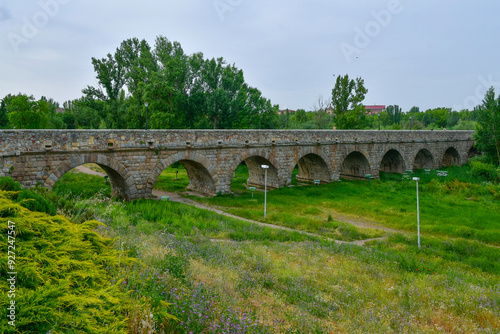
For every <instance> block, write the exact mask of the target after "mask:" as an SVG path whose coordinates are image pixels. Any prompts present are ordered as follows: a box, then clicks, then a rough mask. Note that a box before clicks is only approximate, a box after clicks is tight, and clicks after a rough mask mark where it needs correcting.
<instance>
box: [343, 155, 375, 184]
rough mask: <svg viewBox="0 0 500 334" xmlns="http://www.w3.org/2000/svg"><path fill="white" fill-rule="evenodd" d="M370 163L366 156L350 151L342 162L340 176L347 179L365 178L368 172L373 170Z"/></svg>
mask: <svg viewBox="0 0 500 334" xmlns="http://www.w3.org/2000/svg"><path fill="white" fill-rule="evenodd" d="M370 171H371V168H370V163H369V162H368V159H367V158H366V156H365V155H364V154H363V153H361V152H359V151H354V152H351V153H349V154H348V155H347V156H346V157H345V159H344V161H343V162H342V166H341V170H340V176H341V177H343V178H346V179H354V180H355V179H361V178H365V177H366V174H370V173H371V172H370Z"/></svg>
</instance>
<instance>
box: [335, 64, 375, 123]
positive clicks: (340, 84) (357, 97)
mask: <svg viewBox="0 0 500 334" xmlns="http://www.w3.org/2000/svg"><path fill="white" fill-rule="evenodd" d="M367 93H368V89H366V88H365V86H364V80H363V79H361V78H360V77H358V78H356V79H355V80H354V79H349V75H347V74H346V75H344V76H338V77H337V80H336V82H335V87H334V88H333V89H332V107H333V112H334V115H335V120H334V121H335V125H336V126H337V128H338V129H360V128H363V127H365V126H366V110H365V107H364V106H363V104H362V102H363V100H364V99H365V95H366V94H367Z"/></svg>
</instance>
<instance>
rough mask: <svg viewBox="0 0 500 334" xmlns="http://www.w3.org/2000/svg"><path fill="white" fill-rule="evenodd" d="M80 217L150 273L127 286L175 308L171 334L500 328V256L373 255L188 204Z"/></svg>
mask: <svg viewBox="0 0 500 334" xmlns="http://www.w3.org/2000/svg"><path fill="white" fill-rule="evenodd" d="M358 186H359V185H358ZM303 189H304V191H305V190H307V188H303ZM79 207H80V208H86V210H89V212H91V213H93V214H95V215H97V216H99V217H100V219H101V220H102V221H103V222H104V223H105V224H106V225H107V226H108V228H107V229H106V230H103V231H102V232H101V233H106V235H108V236H112V237H118V239H117V242H116V247H117V248H118V249H123V250H124V251H128V254H129V255H130V256H133V257H137V258H138V259H140V260H141V261H142V262H143V263H145V266H144V267H140V266H138V267H130V268H129V269H128V270H127V271H126V273H125V274H126V275H127V284H126V287H127V289H129V291H130V292H131V294H132V295H133V296H134V298H140V297H141V296H147V297H148V298H150V299H151V300H163V301H166V302H168V303H171V304H172V305H171V306H170V309H169V310H171V313H172V314H173V315H174V316H176V317H178V318H179V319H180V322H172V321H169V322H166V323H163V325H164V327H163V328H165V332H173V333H186V332H191V331H192V332H194V333H205V332H210V333H212V332H214V333H217V332H223V329H225V330H226V331H229V332H237V331H235V330H231V329H230V328H234V327H236V326H241V327H244V326H247V327H248V328H251V330H249V332H252V333H277V332H279V333H282V332H288V331H290V332H292V333H329V332H335V333H366V332H370V333H390V332H397V333H401V332H413V333H433V332H436V331H443V332H444V331H447V332H453V331H455V332H461V331H462V332H468V333H475V332H481V331H484V332H488V331H489V332H495V331H496V330H498V329H499V328H500V321H499V319H500V317H499V315H500V290H499V289H498V287H499V284H500V266H499V264H498V261H497V259H498V258H500V249H498V248H495V247H491V246H487V245H485V244H483V243H479V242H476V241H469V240H466V239H453V238H449V237H439V238H438V237H432V236H424V237H423V238H422V248H421V249H418V248H417V246H416V237H415V236H404V235H401V234H395V235H392V236H391V237H389V238H388V239H387V240H385V241H378V242H371V243H370V244H368V245H367V247H358V246H352V245H341V246H339V245H336V244H334V243H332V242H327V241H325V240H321V239H320V238H312V237H308V236H304V235H300V234H298V233H296V232H295V233H293V232H288V231H276V230H271V229H268V228H262V227H259V226H256V225H254V224H250V223H245V222H242V221H238V220H236V219H229V218H227V217H223V216H219V215H217V214H214V213H213V212H209V211H204V210H199V209H196V208H192V207H188V206H186V205H183V204H180V203H172V202H159V201H152V200H139V201H134V202H130V203H124V204H122V203H119V202H109V201H108V200H97V199H90V200H87V201H83V202H81V203H79ZM77 209H78V210H79V208H77ZM306 211H307V212H308V213H309V214H317V211H316V210H314V209H313V208H309V209H307V210H306ZM222 320H223V321H222ZM218 326H221V327H218Z"/></svg>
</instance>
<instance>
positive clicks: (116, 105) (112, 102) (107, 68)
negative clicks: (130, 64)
mask: <svg viewBox="0 0 500 334" xmlns="http://www.w3.org/2000/svg"><path fill="white" fill-rule="evenodd" d="M92 65H94V71H95V72H96V74H97V76H96V78H97V82H98V87H93V86H87V88H85V89H83V93H84V94H85V95H86V99H87V100H89V101H90V102H91V103H92V104H94V105H95V106H97V105H98V106H99V107H100V108H99V109H100V110H101V115H102V119H104V120H105V123H106V126H107V127H111V128H122V127H123V126H124V122H123V121H122V120H123V117H122V116H123V115H120V114H119V110H120V106H121V103H122V102H123V94H122V88H123V86H124V85H125V81H126V77H125V68H124V66H123V65H124V61H123V58H122V55H121V53H120V52H118V51H117V52H116V53H115V54H114V55H112V54H111V53H108V55H107V57H106V58H102V59H96V58H92ZM99 102H101V103H99Z"/></svg>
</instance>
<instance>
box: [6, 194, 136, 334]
mask: <svg viewBox="0 0 500 334" xmlns="http://www.w3.org/2000/svg"><path fill="white" fill-rule="evenodd" d="M0 207H2V208H10V210H4V215H2V218H0V233H1V235H3V236H7V235H9V236H10V235H11V234H13V233H15V234H14V235H15V239H12V238H9V240H8V239H7V238H6V237H5V238H1V242H0V247H2V249H4V250H5V252H4V253H3V256H2V259H1V261H2V263H3V264H4V265H2V266H1V267H0V276H2V277H10V275H8V274H7V272H8V271H13V270H12V268H8V267H7V252H6V250H7V246H8V245H9V246H17V245H19V247H16V248H15V253H16V262H15V268H14V269H15V271H16V272H17V273H18V274H17V276H16V284H15V289H16V290H15V295H16V296H15V298H16V305H18V308H17V309H16V313H17V314H16V322H15V324H16V327H11V326H9V325H8V324H7V321H5V320H4V319H6V314H5V312H6V307H5V308H4V307H2V309H3V312H2V314H0V315H1V316H2V319H3V321H1V322H0V332H1V333H47V332H49V333H126V329H127V317H126V311H127V308H128V307H129V305H130V299H129V297H128V295H127V293H125V292H123V291H121V289H120V287H119V286H118V285H115V286H113V284H112V283H111V277H110V275H109V271H108V270H109V269H111V268H116V267H117V266H118V263H119V253H118V251H115V250H114V249H113V248H112V247H111V244H112V242H113V241H112V240H111V239H105V238H102V237H100V236H99V235H98V234H97V233H95V232H94V231H93V230H94V229H95V227H96V226H97V225H98V224H99V223H98V222H96V221H93V222H86V223H84V224H81V225H76V224H72V223H70V222H69V221H68V220H67V219H65V218H63V217H61V216H52V217H50V216H47V215H45V214H40V213H33V212H30V211H29V210H27V209H25V208H22V207H20V205H19V204H16V203H13V202H12V201H10V200H8V199H6V198H5V195H4V193H3V192H0ZM9 212H10V213H11V214H8V213H9ZM10 221H12V222H10ZM97 254H98V255H97ZM121 261H122V263H123V262H124V261H127V262H130V260H128V259H126V258H124V257H122V258H121ZM7 283H8V282H7V280H5V279H3V280H1V281H0V287H1V290H2V291H8V288H9V286H8V284H7ZM12 300H13V299H11V298H9V296H8V294H7V293H2V294H1V295H0V305H8V304H9V303H10V301H12ZM17 303H19V304H17Z"/></svg>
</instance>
